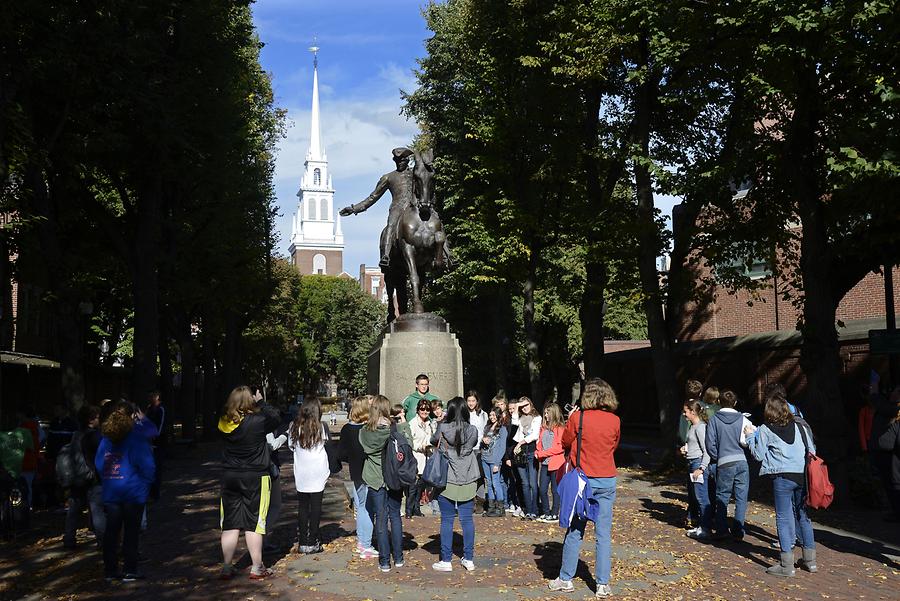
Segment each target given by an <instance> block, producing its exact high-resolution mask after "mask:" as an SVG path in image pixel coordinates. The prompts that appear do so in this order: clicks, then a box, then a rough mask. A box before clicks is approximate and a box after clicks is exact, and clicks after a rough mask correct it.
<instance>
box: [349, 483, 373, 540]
mask: <svg viewBox="0 0 900 601" xmlns="http://www.w3.org/2000/svg"><path fill="white" fill-rule="evenodd" d="M368 494H369V487H368V486H366V485H365V484H360V485H359V488H354V489H353V504H354V505H355V506H356V540H357V542H358V543H359V544H360V545H361V546H362V547H363V548H365V549H371V548H372V531H373V525H372V517H371V516H370V515H369V511H368V510H367V509H366V497H367V496H368Z"/></svg>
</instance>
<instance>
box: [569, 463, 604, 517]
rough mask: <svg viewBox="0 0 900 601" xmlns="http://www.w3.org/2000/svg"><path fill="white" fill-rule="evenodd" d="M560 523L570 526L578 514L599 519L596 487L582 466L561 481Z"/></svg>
mask: <svg viewBox="0 0 900 601" xmlns="http://www.w3.org/2000/svg"><path fill="white" fill-rule="evenodd" d="M559 507H560V511H559V525H560V526H562V527H563V528H568V527H569V525H571V523H572V518H574V517H575V516H576V515H577V516H579V517H581V518H584V519H585V520H589V521H591V522H596V521H597V516H598V514H599V512H600V504H599V503H598V502H597V499H595V498H594V489H593V488H592V487H591V483H590V481H589V480H588V478H587V476H585V475H584V472H583V471H582V470H581V468H575V469H573V470H572V471H570V472H569V473H567V474H566V475H565V476H563V477H562V480H560V481H559Z"/></svg>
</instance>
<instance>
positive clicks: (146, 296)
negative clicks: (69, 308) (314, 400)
mask: <svg viewBox="0 0 900 601" xmlns="http://www.w3.org/2000/svg"><path fill="white" fill-rule="evenodd" d="M161 186H162V184H161V182H160V181H159V179H158V178H157V179H155V180H153V182H152V183H151V184H150V186H148V187H147V189H145V190H144V191H143V193H142V194H140V195H139V196H138V200H137V226H136V227H137V231H136V233H135V240H134V264H133V273H132V282H131V290H132V295H133V297H134V367H133V370H132V382H131V393H132V398H133V399H135V400H137V399H142V398H144V395H146V394H147V392H149V391H150V390H154V389H155V388H156V357H157V350H158V347H159V273H158V263H159V261H158V257H159V252H160V248H159V244H160V206H161V202H162V189H161Z"/></svg>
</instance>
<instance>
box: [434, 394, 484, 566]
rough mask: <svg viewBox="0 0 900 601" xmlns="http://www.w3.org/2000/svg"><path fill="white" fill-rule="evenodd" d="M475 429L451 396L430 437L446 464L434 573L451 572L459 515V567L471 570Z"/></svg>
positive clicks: (477, 473)
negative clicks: (444, 412) (438, 558)
mask: <svg viewBox="0 0 900 601" xmlns="http://www.w3.org/2000/svg"><path fill="white" fill-rule="evenodd" d="M477 442H478V430H477V429H476V428H475V426H473V425H472V424H470V423H469V408H468V406H467V405H466V402H465V400H464V399H463V398H462V397H453V398H452V399H450V401H448V403H447V415H446V417H445V418H444V421H443V422H441V423H440V424H438V426H437V430H436V431H435V433H434V435H432V437H431V445H432V446H433V447H435V448H436V449H437V448H440V449H442V450H443V451H444V452H445V453H446V454H447V457H448V459H449V460H450V461H449V467H448V469H447V487H446V488H444V490H443V491H441V494H440V496H439V497H438V504H439V505H440V507H441V552H440V561H437V562H435V563H434V564H432V566H431V567H432V568H434V569H435V570H437V571H438V572H451V571H453V564H452V563H451V562H450V560H451V559H452V557H453V522H454V521H455V519H456V516H457V515H458V516H459V525H460V527H461V528H462V532H463V557H462V559H461V560H460V563H461V564H462V566H463V567H464V568H465V569H466V570H468V571H470V572H471V571H472V570H474V569H475V562H474V555H475V521H474V519H473V517H472V513H473V511H474V509H475V492H476V489H477V488H478V478H479V477H480V476H481V473H480V471H479V469H478V459H477V456H476V454H475V445H476V443H477Z"/></svg>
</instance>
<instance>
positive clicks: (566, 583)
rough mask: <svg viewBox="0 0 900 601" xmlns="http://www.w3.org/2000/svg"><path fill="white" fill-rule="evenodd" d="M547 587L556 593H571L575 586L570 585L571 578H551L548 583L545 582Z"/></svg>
mask: <svg viewBox="0 0 900 601" xmlns="http://www.w3.org/2000/svg"><path fill="white" fill-rule="evenodd" d="M547 587H548V588H549V589H550V590H551V591H556V592H558V593H571V592H572V591H574V590H575V587H574V586H572V581H571V580H563V579H562V578H557V579H555V580H551V581H550V582H549V583H547Z"/></svg>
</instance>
